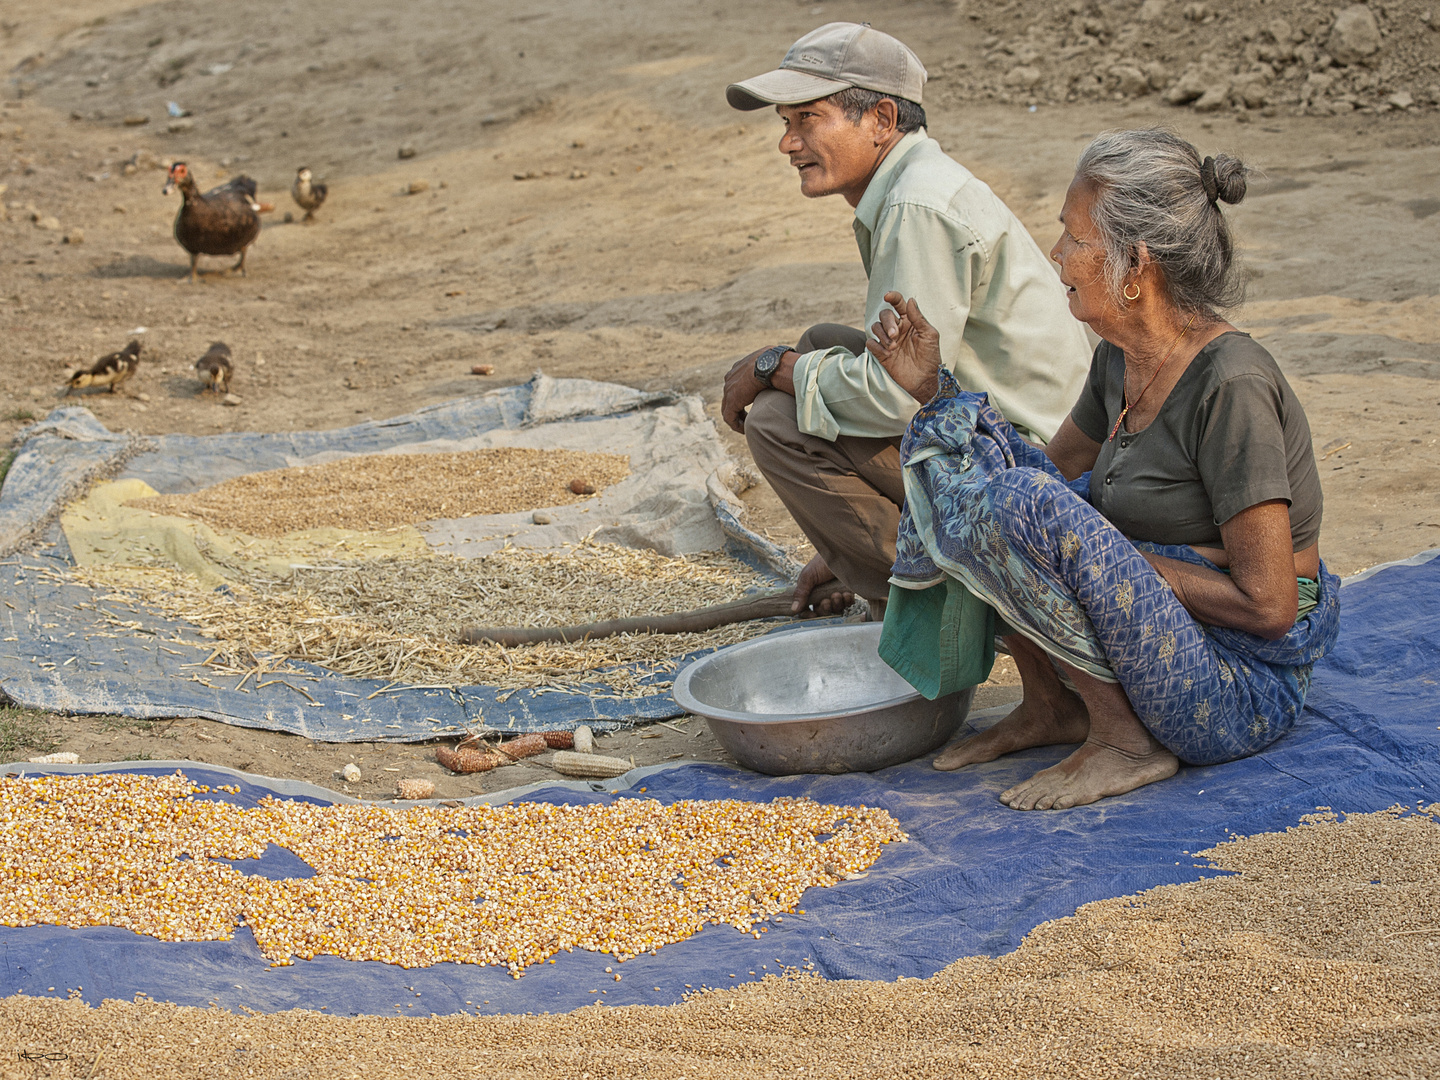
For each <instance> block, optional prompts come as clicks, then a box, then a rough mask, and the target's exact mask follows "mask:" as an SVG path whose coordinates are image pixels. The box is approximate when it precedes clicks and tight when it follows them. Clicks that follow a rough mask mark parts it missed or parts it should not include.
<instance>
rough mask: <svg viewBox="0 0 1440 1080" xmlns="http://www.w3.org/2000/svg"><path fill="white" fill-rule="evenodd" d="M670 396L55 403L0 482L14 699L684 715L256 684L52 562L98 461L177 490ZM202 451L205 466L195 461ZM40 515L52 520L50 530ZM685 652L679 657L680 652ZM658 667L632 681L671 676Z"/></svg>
mask: <svg viewBox="0 0 1440 1080" xmlns="http://www.w3.org/2000/svg"><path fill="white" fill-rule="evenodd" d="M670 400H672V397H671V395H668V394H657V393H645V392H641V391H638V390H632V389H630V388H629V387H623V386H618V385H615V384H610V383H596V382H590V381H588V380H567V379H549V378H546V377H545V376H543V375H537V376H536V378H535V379H534V380H532V382H530V383H527V384H525V385H523V386H515V387H509V388H507V389H504V390H499V391H496V392H493V393H489V394H486V395H484V396H482V397H477V398H467V399H464V400H461V401H451V402H445V403H443V404H439V405H434V406H431V407H429V408H425V409H421V410H419V411H418V412H415V413H411V414H409V415H406V416H399V417H394V418H392V419H389V420H381V421H367V422H365V423H363V424H357V425H355V426H353V427H348V428H340V429H337V430H333V431H300V432H277V433H270V434H256V433H239V434H224V435H206V436H195V435H166V436H158V437H155V438H153V439H149V440H145V441H143V442H137V441H134V440H130V439H128V438H127V437H124V436H116V435H113V434H111V433H110V432H108V431H106V429H105V428H104V427H103V426H102V425H100V424H99V422H98V421H96V420H95V419H94V418H93V417H92V416H91V415H90V414H89V413H88V412H87V411H86V410H84V409H78V408H67V409H60V410H56V411H55V412H54V413H52V414H51V416H50V417H49V418H47V420H46V421H45V423H44V424H41V425H38V426H37V429H36V431H35V433H34V434H33V435H32V437H31V438H30V439H29V440H28V441H27V443H26V445H25V448H24V450H23V451H22V453H21V455H20V456H19V457H18V458H17V460H16V463H15V466H14V467H12V470H11V473H10V475H9V477H8V478H7V480H6V482H5V485H4V487H3V489H0V551H3V550H7V549H6V548H5V547H4V546H3V544H4V540H5V537H6V536H10V537H12V538H13V539H15V542H17V543H18V542H19V541H20V540H21V539H33V538H35V537H36V536H43V537H44V538H45V539H46V540H47V541H48V546H39V547H36V546H35V545H31V546H30V548H29V549H27V550H25V552H24V553H23V554H18V555H11V556H10V557H9V558H8V559H6V560H5V561H3V562H0V597H3V598H5V599H7V600H8V602H9V605H10V606H8V607H5V608H0V628H3V631H4V632H3V633H0V637H3V638H4V639H5V640H4V641H3V642H0V689H3V690H4V693H5V694H6V695H7V696H8V697H9V698H10V699H11V700H13V701H15V702H16V703H18V704H21V705H26V706H29V707H31V708H37V709H49V710H52V711H54V712H60V713H79V714H85V713H89V714H97V713H98V714H113V715H120V716H134V717H141V718H151V717H162V716H202V717H206V718H208V719H211V720H219V721H222V722H225V723H230V724H235V725H237V726H240V727H252V728H262V729H265V730H269V731H283V732H287V733H290V734H294V735H302V736H304V737H306V738H310V739H317V740H320V741H324V742H369V741H374V740H391V741H420V740H424V739H431V738H435V737H436V736H442V735H451V734H455V733H458V732H463V731H466V730H474V729H476V728H479V727H481V726H486V727H489V728H493V729H497V730H500V731H503V732H514V733H521V732H527V731H548V730H555V729H564V728H573V727H575V726H576V725H577V724H580V723H589V724H591V725H592V726H593V727H596V728H597V729H599V730H606V729H611V728H615V727H617V726H620V725H621V724H623V723H633V722H635V721H636V720H661V719H666V718H669V717H675V716H680V715H683V713H682V711H681V710H680V709H679V707H678V706H676V704H675V702H674V700H673V699H672V698H671V697H670V695H669V694H667V693H656V694H653V695H651V696H649V697H644V698H629V699H623V698H616V697H615V696H614V695H613V692H612V691H611V690H609V688H608V687H605V686H602V685H596V686H591V687H588V688H587V687H583V686H582V687H579V688H577V692H576V693H559V692H555V691H531V690H521V691H515V692H507V691H503V690H500V689H499V688H497V687H494V686H485V685H475V686H463V687H457V688H455V689H453V690H452V689H444V690H437V689H434V688H426V687H408V686H392V685H391V684H389V683H388V682H385V681H380V680H366V679H354V678H348V677H345V676H340V675H336V674H334V673H332V672H329V671H327V670H326V669H324V668H320V667H315V666H312V665H307V664H303V663H292V664H290V665H288V666H289V667H291V668H292V669H296V670H299V671H301V672H302V673H303V674H302V675H301V676H299V677H295V676H287V677H285V678H284V680H283V681H278V682H272V683H270V685H269V686H265V687H260V686H257V685H256V684H255V681H254V680H251V681H250V683H249V685H248V686H246V687H244V688H238V689H237V685H236V684H238V683H240V682H241V680H240V678H239V677H238V676H236V677H232V678H230V679H228V680H219V679H213V678H210V677H209V676H210V673H209V672H208V671H199V670H197V669H196V666H195V665H196V663H197V661H199V660H203V659H204V658H205V656H206V655H208V652H209V650H208V648H207V649H206V650H205V651H204V652H201V653H200V654H199V655H198V656H197V655H196V652H197V650H196V649H195V648H193V647H190V646H187V645H181V644H179V642H181V641H184V642H199V643H201V644H202V645H203V644H204V639H203V638H201V636H200V635H199V633H198V632H197V631H196V630H195V629H194V628H192V627H188V626H186V625H185V624H183V623H178V622H176V621H174V620H171V619H167V618H165V617H163V616H161V615H159V614H158V613H156V612H153V611H149V610H146V609H144V608H141V607H132V606H128V605H125V604H121V603H117V602H106V603H105V604H104V605H102V606H103V607H104V608H105V610H106V611H107V612H109V613H110V614H111V615H113V616H115V617H116V618H118V619H119V620H120V621H121V622H122V623H125V624H129V625H128V627H127V628H120V629H117V627H116V626H115V625H114V619H108V618H104V617H101V616H100V615H99V614H97V612H96V611H94V610H92V607H91V605H93V603H94V602H95V599H96V598H95V595H94V594H92V593H91V592H90V590H88V589H86V588H84V587H82V586H78V585H73V584H68V583H66V582H65V581H64V580H63V579H62V577H61V576H60V572H62V571H63V570H64V569H65V568H66V567H67V566H69V565H70V563H71V559H70V556H69V551H68V547H67V545H66V544H65V541H64V536H63V534H62V533H61V532H60V531H59V529H58V528H57V527H55V526H54V524H53V519H54V517H55V515H56V513H57V512H58V509H59V508H60V507H61V506H62V505H63V504H64V503H65V502H66V501H67V500H69V499H71V498H73V497H75V496H76V495H78V494H80V493H82V491H83V488H84V485H85V484H86V483H87V482H88V481H89V480H91V479H93V478H94V477H96V476H97V475H102V474H103V475H117V474H118V476H119V477H120V478H122V479H127V478H134V479H140V480H143V481H145V482H146V483H148V484H149V485H150V486H151V487H152V488H154V489H155V490H156V491H159V492H162V493H164V494H176V493H184V492H189V491H193V490H196V489H198V488H201V487H205V486H208V485H211V484H214V483H218V482H220V481H222V480H226V479H229V478H231V477H234V476H240V475H243V474H246V473H252V472H258V471H261V470H266V469H276V468H282V467H284V466H286V465H288V464H290V463H292V462H293V461H295V460H299V459H311V458H314V457H316V456H318V455H323V454H328V453H345V454H367V453H377V452H380V451H384V450H388V449H390V448H392V447H399V446H413V445H415V444H420V443H425V442H429V441H432V440H446V439H450V440H453V439H463V438H467V437H470V436H474V435H477V434H480V433H483V432H486V431H491V430H495V429H501V428H504V429H513V428H519V427H524V426H527V425H530V424H533V423H537V422H548V421H552V420H557V419H582V420H583V419H588V418H593V417H596V416H604V415H614V414H616V413H621V412H628V411H631V410H634V409H639V408H645V407H647V406H650V405H654V404H658V403H664V402H668V401H670ZM196 461H204V462H205V467H204V469H196V468H195V462H196ZM721 525H722V528H723V531H724V535H725V537H726V542H727V548H728V550H729V551H730V552H731V553H732V554H734V555H735V556H737V557H738V558H740V559H742V560H744V561H746V562H748V563H750V564H751V565H752V566H755V567H756V568H758V569H761V570H764V571H768V572H770V573H771V574H772V575H773V576H774V578H775V580H777V581H779V580H783V579H784V577H785V575H786V574H787V573H790V572H798V568H796V567H794V566H793V565H792V564H789V561H788V558H787V557H786V556H785V554H784V552H782V551H780V550H779V549H778V548H776V547H775V546H774V545H773V544H770V543H769V542H768V541H766V540H764V539H763V538H761V537H759V536H757V535H756V534H754V533H753V532H750V531H749V530H748V529H746V528H745V527H744V526H743V525H742V524H740V523H739V522H737V521H735V520H734V519H733V518H732V517H730V516H729V515H728V514H722V515H721ZM47 526H48V532H47V531H45V530H46V529H47ZM688 659H690V657H688V656H681V657H676V662H677V663H679V664H682V665H683V664H684V663H685V662H686V661H687V660H688ZM669 678H670V675H668V674H656V675H651V676H648V677H646V678H643V679H641V680H640V681H641V682H642V683H657V682H665V681H668V679H669Z"/></svg>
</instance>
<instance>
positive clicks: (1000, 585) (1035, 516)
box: [891, 369, 1340, 765]
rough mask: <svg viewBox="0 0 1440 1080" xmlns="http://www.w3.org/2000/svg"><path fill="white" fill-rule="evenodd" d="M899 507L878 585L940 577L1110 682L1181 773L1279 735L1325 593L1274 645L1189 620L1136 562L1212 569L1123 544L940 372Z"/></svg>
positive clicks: (1317, 629) (1325, 636)
mask: <svg viewBox="0 0 1440 1080" xmlns="http://www.w3.org/2000/svg"><path fill="white" fill-rule="evenodd" d="M900 458H901V461H902V462H903V464H904V475H905V510H904V512H903V514H902V515H901V518H900V535H899V541H898V544H897V549H896V550H897V557H896V560H895V566H894V576H893V577H892V579H891V581H892V583H893V584H895V585H898V586H900V587H902V588H912V589H915V588H925V587H928V586H930V585H933V584H935V583H936V582H938V581H941V580H943V579H944V576H945V575H947V574H948V575H950V576H952V577H954V578H956V579H958V580H959V581H960V582H962V583H963V584H964V585H965V587H966V588H968V589H969V590H970V591H971V592H973V593H974V594H975V595H976V596H978V597H980V598H981V599H983V600H985V601H986V602H987V603H989V604H990V605H992V606H993V607H994V608H995V610H996V611H997V612H998V613H999V615H1000V617H1001V618H1003V619H1004V620H1005V621H1006V622H1008V623H1009V624H1010V626H1011V627H1012V628H1013V629H1014V630H1015V631H1016V632H1018V633H1021V634H1024V635H1025V636H1026V637H1027V638H1029V639H1030V640H1031V641H1033V642H1035V643H1036V644H1037V645H1039V646H1040V647H1041V648H1042V649H1044V650H1045V651H1046V652H1048V653H1049V654H1050V655H1051V656H1053V657H1055V658H1057V659H1059V660H1061V661H1064V662H1065V663H1067V664H1070V665H1072V666H1074V667H1076V668H1079V669H1080V670H1082V671H1085V672H1088V673H1089V674H1091V675H1093V676H1095V677H1096V678H1099V679H1103V680H1106V681H1109V682H1118V683H1120V685H1121V686H1122V687H1124V689H1125V693H1126V695H1127V696H1128V697H1129V699H1130V703H1131V705H1132V706H1133V707H1134V709H1135V713H1136V715H1138V716H1139V717H1140V719H1141V721H1143V722H1144V724H1145V726H1146V727H1147V728H1149V729H1150V731H1151V733H1152V734H1153V735H1154V736H1155V738H1157V739H1159V740H1160V742H1161V743H1163V744H1164V745H1165V746H1166V747H1167V748H1169V749H1170V751H1171V752H1172V753H1174V754H1175V755H1176V756H1177V757H1179V758H1180V759H1181V760H1182V761H1185V762H1188V763H1190V764H1193V765H1213V764H1218V763H1220V762H1224V761H1233V760H1235V759H1236V758H1240V757H1245V756H1246V755H1248V754H1253V753H1256V752H1257V751H1259V750H1263V749H1264V748H1265V747H1266V746H1268V745H1270V744H1271V743H1272V742H1274V741H1275V740H1276V739H1278V738H1279V737H1280V736H1281V735H1283V734H1285V732H1287V731H1289V730H1290V728H1291V726H1292V725H1294V723H1295V719H1296V717H1297V716H1298V715H1299V713H1300V708H1301V706H1302V705H1303V704H1304V701H1305V691H1306V690H1307V689H1308V687H1309V685H1310V669H1311V668H1312V667H1313V666H1314V664H1315V661H1317V660H1318V659H1320V657H1322V656H1324V655H1325V653H1326V652H1328V651H1329V650H1330V648H1331V646H1332V645H1334V643H1335V638H1336V635H1337V633H1338V631H1339V614H1340V605H1339V591H1340V582H1339V579H1338V578H1336V577H1335V575H1333V574H1331V573H1330V572H1329V571H1328V570H1326V569H1325V567H1324V566H1323V564H1322V566H1321V568H1320V593H1319V602H1318V604H1317V606H1316V608H1315V609H1314V610H1313V611H1312V612H1310V613H1309V614H1308V615H1306V616H1305V617H1304V618H1302V619H1299V620H1297V621H1296V623H1295V625H1294V626H1293V627H1292V628H1291V629H1290V631H1289V632H1288V633H1287V634H1286V635H1285V636H1284V637H1283V638H1281V639H1280V640H1278V641H1267V640H1266V639H1264V638H1261V637H1258V636H1256V635H1254V634H1249V633H1246V632H1245V631H1242V630H1233V629H1228V628H1225V627H1218V626H1207V625H1205V624H1202V623H1199V622H1197V621H1196V620H1195V619H1194V618H1193V617H1192V616H1191V615H1190V613H1189V612H1187V611H1186V610H1185V608H1184V607H1183V606H1182V605H1181V604H1180V601H1179V600H1178V599H1176V597H1175V594H1174V592H1172V591H1171V589H1170V586H1169V585H1168V584H1166V582H1165V579H1164V578H1162V577H1161V576H1160V574H1159V573H1158V572H1157V571H1156V570H1155V569H1154V567H1152V566H1151V565H1150V564H1149V563H1148V562H1147V561H1146V560H1145V557H1144V555H1142V554H1141V551H1142V550H1144V551H1151V552H1154V553H1156V554H1160V555H1166V556H1169V557H1170V558H1172V559H1180V560H1183V561H1185V562H1190V563H1195V564H1197V565H1200V566H1206V567H1209V568H1211V569H1218V568H1217V567H1215V565H1214V564H1213V563H1211V562H1210V561H1209V560H1208V559H1205V558H1203V557H1202V556H1200V555H1199V554H1197V553H1196V552H1195V551H1194V550H1193V549H1192V548H1189V547H1183V546H1162V545H1157V544H1146V543H1141V544H1138V545H1137V544H1136V543H1134V542H1132V541H1131V540H1130V539H1129V538H1127V537H1126V536H1125V535H1124V534H1123V533H1122V532H1120V530H1119V529H1117V528H1115V526H1113V525H1111V524H1110V522H1109V521H1107V520H1106V519H1105V518H1104V517H1102V516H1101V514H1100V513H1099V511H1097V510H1096V509H1095V508H1094V507H1093V506H1091V505H1090V502H1089V498H1088V491H1089V477H1088V474H1087V475H1086V476H1082V477H1081V478H1080V479H1079V480H1075V481H1071V482H1068V483H1067V482H1066V480H1065V479H1064V477H1062V476H1061V475H1060V472H1059V470H1057V469H1056V468H1055V466H1054V464H1053V463H1052V462H1051V461H1050V459H1049V458H1047V457H1046V456H1045V453H1044V451H1042V450H1038V449H1036V448H1035V447H1033V446H1031V445H1030V444H1029V443H1027V442H1025V441H1024V440H1023V439H1021V438H1020V437H1019V436H1018V435H1017V434H1016V433H1015V430H1014V429H1013V428H1012V427H1011V426H1010V424H1009V423H1007V422H1006V420H1005V419H1004V418H1003V417H1002V416H1001V415H1000V414H999V413H998V412H996V411H995V410H994V409H993V408H992V407H991V406H990V404H989V401H988V399H987V398H986V397H985V395H983V394H971V393H967V392H965V391H962V390H961V389H960V388H959V387H958V385H957V384H956V383H955V381H954V379H952V378H951V377H950V375H949V373H948V372H946V371H945V370H943V369H942V370H941V372H940V391H939V393H937V394H936V395H935V397H934V398H933V399H932V400H931V401H930V403H929V404H927V405H925V406H924V407H923V408H921V410H920V411H919V412H918V413H916V414H915V418H914V419H913V420H912V421H911V422H910V427H909V429H908V430H907V431H906V433H905V439H904V441H903V442H902V444H901V447H900Z"/></svg>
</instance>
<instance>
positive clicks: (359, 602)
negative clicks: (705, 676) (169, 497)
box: [73, 543, 770, 697]
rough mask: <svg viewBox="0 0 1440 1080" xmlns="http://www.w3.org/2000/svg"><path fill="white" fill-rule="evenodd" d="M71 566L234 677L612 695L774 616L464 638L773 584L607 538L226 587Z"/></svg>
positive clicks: (173, 574)
mask: <svg viewBox="0 0 1440 1080" xmlns="http://www.w3.org/2000/svg"><path fill="white" fill-rule="evenodd" d="M73 575H74V576H75V577H76V578H77V579H79V580H81V581H84V582H86V583H87V584H90V585H92V586H94V587H101V588H104V589H106V590H107V591H106V592H105V593H104V595H103V596H102V599H105V600H115V599H119V600H126V601H131V602H134V601H139V602H141V603H144V604H145V605H147V606H150V607H152V608H155V609H157V610H159V611H161V612H163V613H164V614H165V615H167V616H170V617H172V618H178V619H183V620H185V621H186V622H188V623H190V624H191V625H193V626H195V627H196V628H197V629H198V630H199V631H200V632H201V633H202V634H204V635H205V636H206V637H209V638H211V639H213V640H214V641H215V643H216V645H217V647H218V653H217V655H216V656H215V657H213V658H212V661H211V663H212V666H216V668H217V670H218V671H223V672H233V673H235V674H237V675H239V674H243V673H246V672H251V673H253V674H255V675H256V676H260V675H263V674H265V673H267V672H271V671H274V670H276V669H278V668H280V667H281V666H283V665H284V664H285V663H286V662H289V661H297V660H299V661H307V662H310V663H314V664H319V665H322V666H324V667H326V668H329V669H330V670H332V671H336V672H338V673H340V674H342V675H347V676H351V677H355V678H367V679H386V680H393V681H395V682H397V683H399V682H406V683H421V684H425V685H444V686H464V685H471V684H476V683H484V684H488V685H492V686H500V687H504V688H507V689H519V688H530V689H537V688H550V689H553V690H558V691H569V692H575V691H578V690H580V689H581V687H582V686H587V685H588V686H592V687H593V686H594V685H595V684H597V683H598V684H600V685H602V686H604V687H608V689H609V693H611V694H613V695H617V696H621V697H638V696H643V695H645V694H648V693H658V692H662V691H663V690H664V689H666V687H667V686H668V683H666V682H665V681H664V680H663V679H662V680H660V681H658V682H654V683H651V684H648V685H647V684H643V683H642V681H641V680H642V678H644V677H645V676H649V675H655V674H657V673H658V674H662V675H663V674H665V673H669V672H671V671H673V668H674V658H675V657H677V656H682V655H684V654H686V653H689V652H693V651H696V650H701V649H713V648H718V647H720V646H723V645H729V644H733V643H734V642H738V641H743V640H745V639H746V638H748V637H751V636H753V635H755V634H757V633H760V632H761V631H763V630H764V629H766V628H768V626H769V625H770V624H769V623H742V624H737V625H733V626H726V627H720V628H718V629H715V630H710V631H706V632H704V633H698V634H673V635H653V634H634V635H625V636H619V637H612V638H604V639H601V640H598V641H586V642H575V643H571V644H542V645H525V646H516V647H513V648H503V647H501V646H498V645H493V644H490V643H488V642H487V643H482V644H479V645H461V644H459V643H458V640H457V639H458V636H459V633H460V628H461V627H462V626H466V625H473V624H479V625H490V626H495V625H512V626H565V625H568V624H571V623H578V622H589V621H593V620H598V619H613V618H621V617H624V616H630V615H646V614H669V613H673V612H678V611H687V610H690V609H693V608H699V607H706V606H708V605H711V604H719V603H725V602H726V601H730V600H735V599H738V598H739V597H740V596H742V595H744V593H745V592H746V591H747V590H749V589H753V588H758V587H761V586H764V585H768V584H769V582H768V581H767V580H766V579H764V578H763V577H762V576H761V575H760V574H758V573H756V572H755V571H753V570H751V569H750V568H749V567H747V566H745V565H744V564H743V563H741V562H739V561H737V560H735V559H731V558H729V557H728V556H724V555H718V554H703V555H693V556H687V557H681V558H670V557H666V556H663V555H660V554H658V553H657V552H654V551H648V550H646V551H641V550H636V549H633V548H625V547H619V546H616V545H609V544H595V543H582V544H577V545H573V546H569V547H566V548H562V549H552V550H543V551H541V550H533V549H519V548H506V549H504V550H502V551H497V552H495V553H493V554H490V555H486V556H483V557H480V558H475V559H461V558H456V557H453V556H448V555H435V556H395V557H391V558H385V559H377V560H371V561H357V562H344V563H336V564H334V565H322V566H307V567H297V568H296V569H295V571H294V573H293V575H292V576H291V577H290V578H287V579H283V580H273V579H265V578H258V577H257V578H253V579H250V580H249V581H247V582H244V583H237V585H236V586H235V587H234V588H233V589H231V590H230V591H228V592H223V593H221V592H213V591H211V590H208V589H205V588H204V587H202V586H201V585H200V584H199V583H198V582H197V581H195V579H194V578H192V577H190V576H188V575H186V574H184V573H181V572H179V571H174V570H159V569H149V568H145V569H137V568H125V567H101V566H95V567H85V568H77V569H76V570H75V571H74V572H73ZM622 665H623V666H622Z"/></svg>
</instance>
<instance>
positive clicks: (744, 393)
mask: <svg viewBox="0 0 1440 1080" xmlns="http://www.w3.org/2000/svg"><path fill="white" fill-rule="evenodd" d="M764 351H765V350H764V349H756V350H755V351H754V352H752V353H751V354H750V355H749V356H747V357H745V358H744V359H742V360H737V361H736V362H735V366H734V367H732V368H731V369H730V373H729V374H728V375H726V376H725V393H724V396H723V397H721V399H720V415H721V416H722V417H723V418H724V420H725V423H726V424H728V425H729V426H730V428H731V430H732V431H738V432H740V433H741V434H742V435H743V434H744V433H745V410H746V409H748V408H749V407H750V406H751V405H752V404H753V403H754V401H755V398H756V397H757V396H759V394H760V391H761V390H764V389H765V384H764V383H762V382H761V381H760V380H759V379H757V378H756V377H755V360H756V358H757V357H758V356H759V355H760V354H761V353H762V352H764ZM799 359H800V354H799V353H798V352H796V351H795V350H794V349H787V350H786V352H785V354H784V355H783V356H781V357H780V366H779V367H778V368H776V369H775V374H774V375H772V376H770V389H771V390H779V391H780V392H781V393H782V394H790V395H791V396H794V394H795V378H794V374H795V361H796V360H799Z"/></svg>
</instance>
